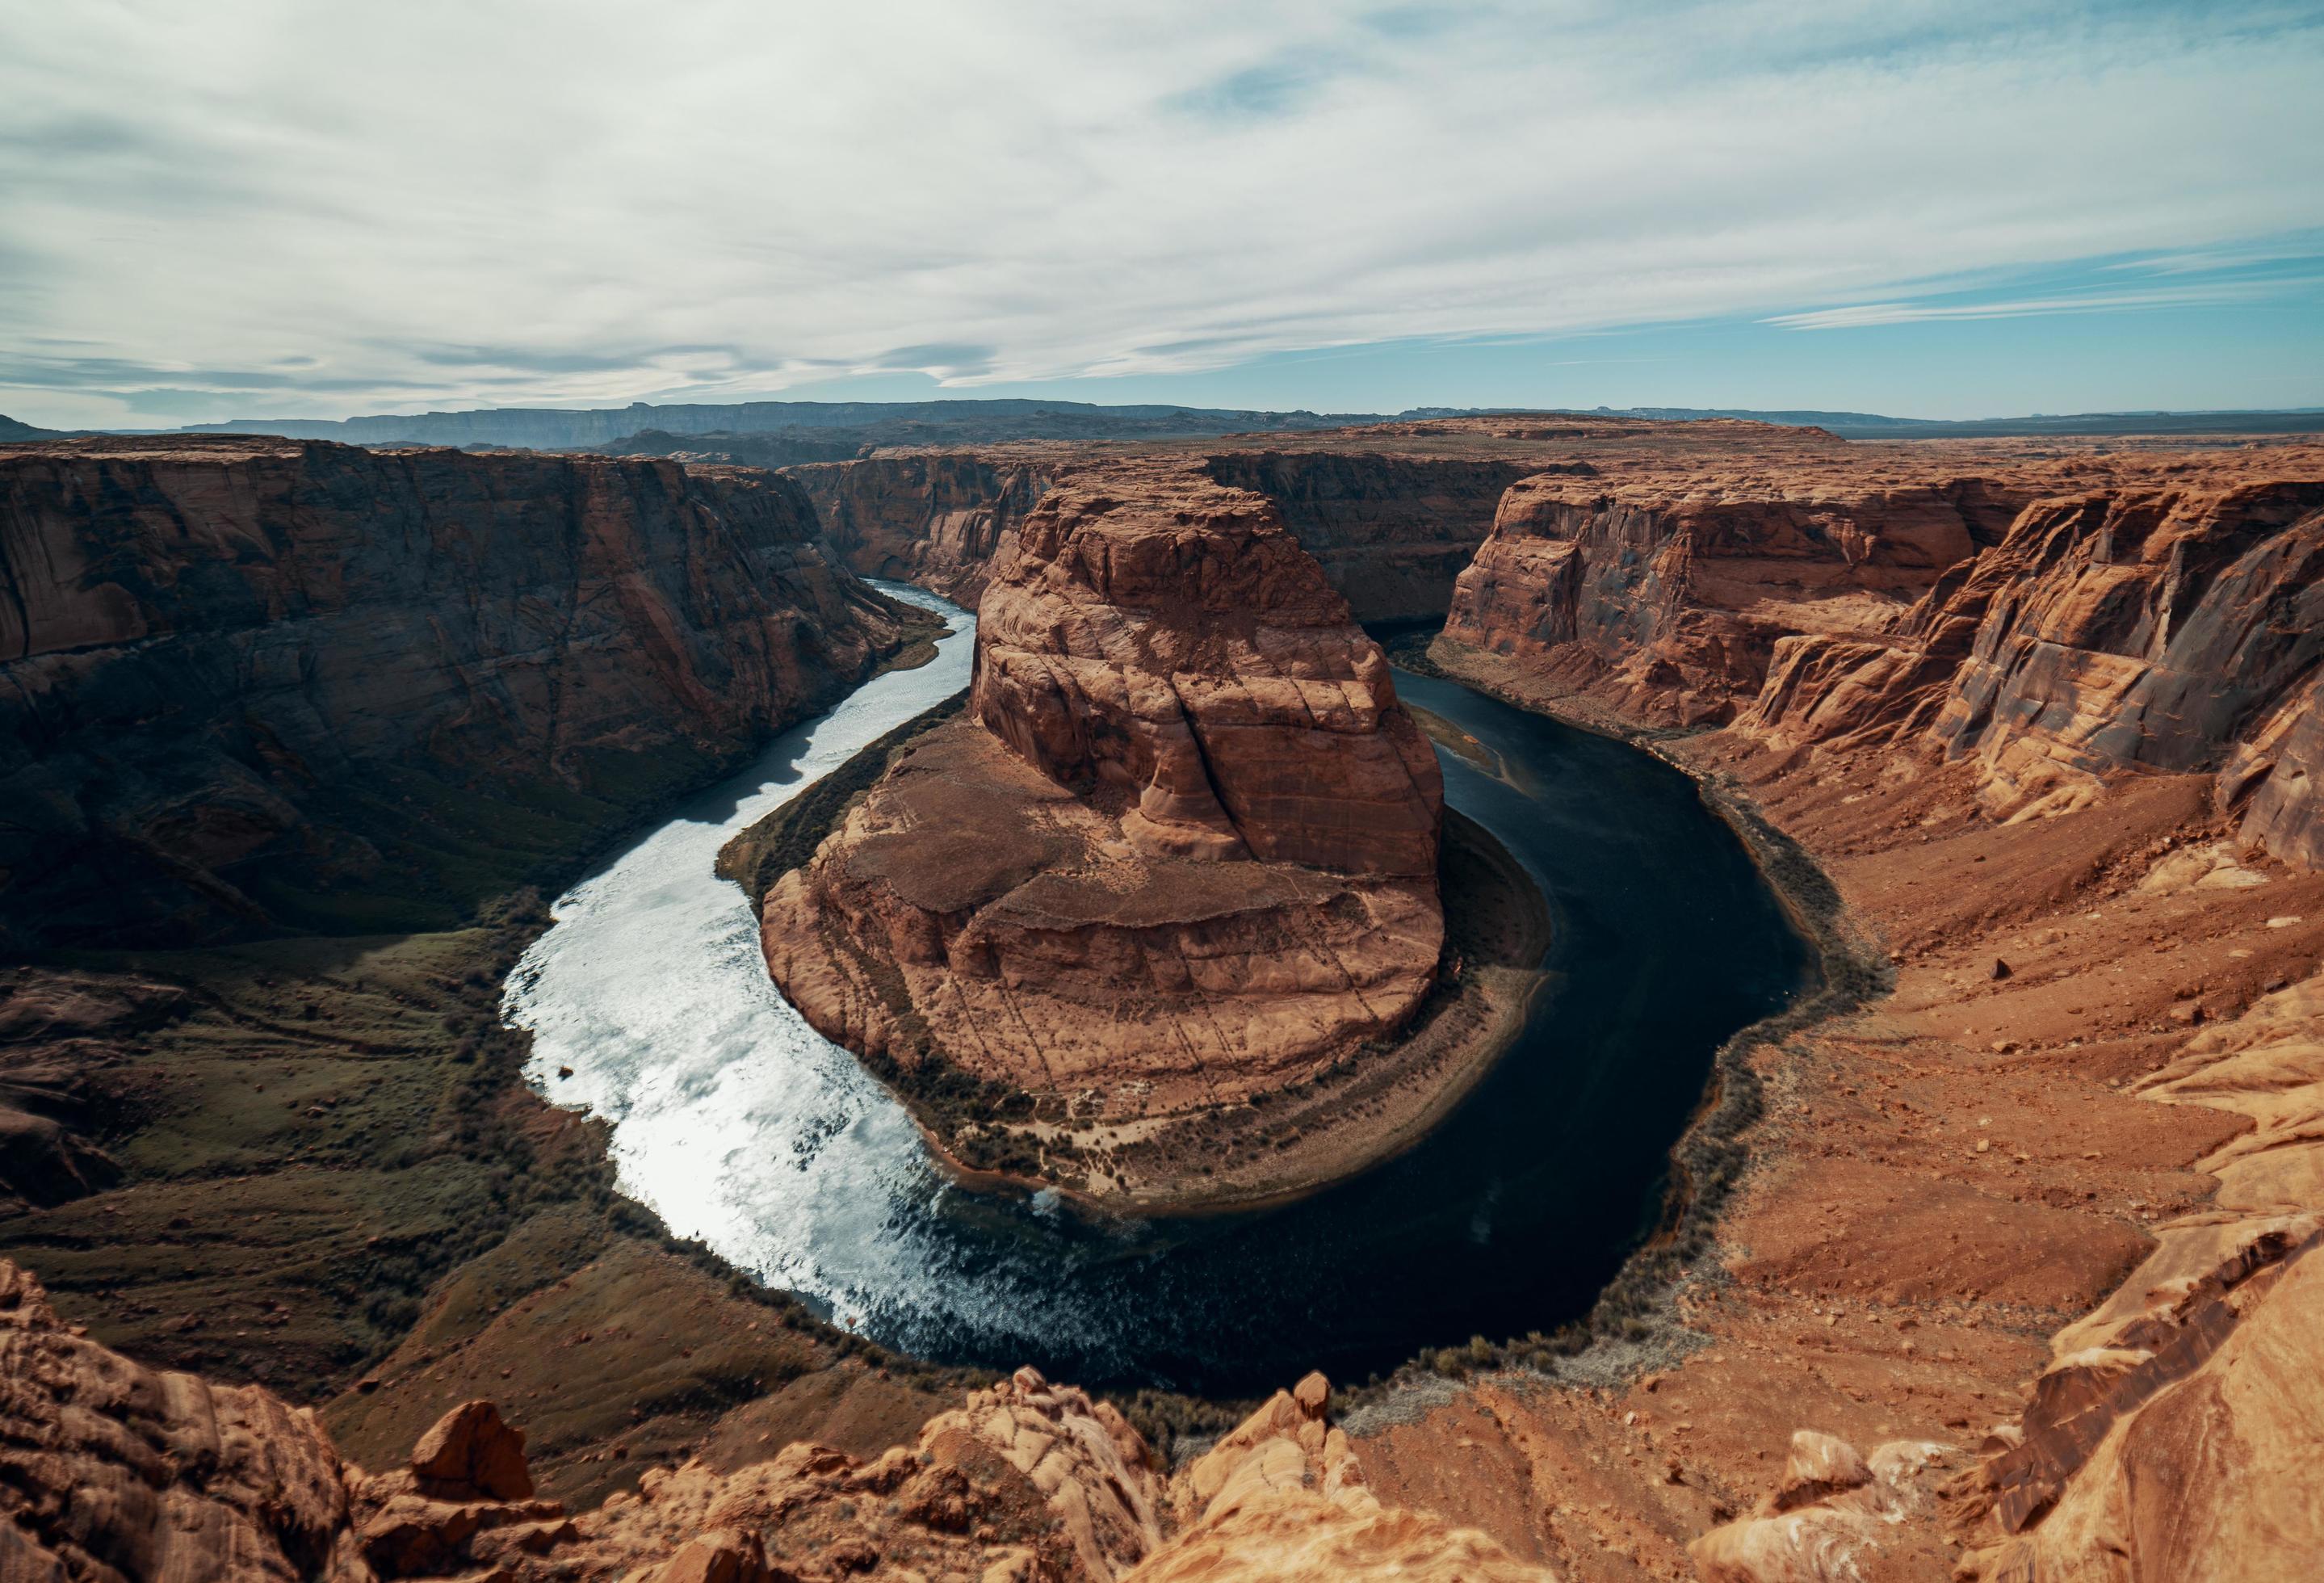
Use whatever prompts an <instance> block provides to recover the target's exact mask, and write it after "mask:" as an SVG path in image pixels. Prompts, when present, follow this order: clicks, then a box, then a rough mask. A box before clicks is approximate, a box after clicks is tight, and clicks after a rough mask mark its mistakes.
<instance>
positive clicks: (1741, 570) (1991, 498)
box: [1444, 463, 2024, 725]
mask: <svg viewBox="0 0 2324 1583" xmlns="http://www.w3.org/2000/svg"><path fill="white" fill-rule="evenodd" d="M1596 478H1597V472H1596V469H1595V468H1593V467H1590V466H1589V465H1588V464H1586V463H1582V464H1576V465H1575V466H1574V467H1572V468H1571V469H1556V470H1552V471H1547V472H1544V473H1540V474H1536V475H1535V476H1534V477H1528V478H1526V479H1524V480H1522V481H1520V482H1519V483H1517V484H1516V485H1514V486H1511V487H1510V489H1509V491H1508V494H1507V495H1504V496H1503V497H1502V500H1501V504H1500V507H1499V512H1498V514H1497V515H1496V517H1495V520H1494V523H1493V532H1492V534H1491V536H1490V537H1489V539H1487V540H1486V542H1485V543H1484V544H1483V545H1482V546H1481V547H1480V549H1479V551H1477V557H1476V560H1475V561H1474V563H1473V564H1472V565H1471V567H1470V568H1469V569H1468V570H1466V571H1464V572H1462V574H1461V577H1460V580H1459V582H1458V584H1457V585H1456V588H1455V590H1454V593H1453V598H1452V611H1451V614H1450V616H1448V617H1447V619H1446V622H1445V626H1444V636H1445V638H1446V639H1447V640H1449V641H1450V642H1451V643H1455V644H1458V645H1462V646H1463V647H1466V648H1469V649H1473V650H1477V651H1480V652H1483V653H1491V654H1499V655H1506V656H1511V657H1514V658H1517V659H1519V660H1521V661H1524V662H1527V663H1528V664H1530V665H1531V666H1533V667H1534V668H1535V669H1536V670H1538V671H1542V672H1543V673H1545V674H1550V675H1558V676H1563V677H1564V678H1566V679H1568V680H1570V681H1571V682H1572V684H1573V685H1575V686H1577V687H1579V686H1589V687H1591V688H1593V689H1594V690H1597V691H1598V692H1600V694H1601V695H1602V696H1604V697H1606V698H1607V699H1609V701H1611V702H1613V703H1614V704H1615V705H1616V706H1617V707H1618V708H1622V709H1623V710H1625V711H1626V712H1628V713H1630V714H1632V715H1635V716H1637V717H1644V718H1647V719H1652V720H1657V721H1667V722H1670V723H1674V724H1682V725H1702V724H1718V723H1720V722H1723V721H1725V720H1728V719H1729V718H1731V717H1733V716H1734V714H1735V713H1736V711H1737V709H1738V708H1739V707H1741V706H1742V705H1744V704H1746V703H1748V701H1749V700H1750V699H1752V698H1753V697H1755V696H1756V695H1757V693H1758V691H1759V688H1760V684H1761V682H1762V680H1764V679H1765V678H1766V674H1767V670H1768V666H1769V662H1770V660H1771V658H1772V657H1773V655H1774V653H1775V647H1776V644H1777V643H1778V641H1779V640H1781V639H1783V638H1785V637H1789V636H1792V635H1794V634H1798V633H1800V632H1803V631H1819V632H1825V633H1879V632H1883V631H1886V629H1888V628H1889V627H1891V626H1893V625H1895V624H1896V623H1897V622H1898V621H1899V620H1901V619H1902V618H1903V617H1904V615H1905V613H1906V611H1907V610H1908V609H1909V608H1910V607H1911V606H1912V604H1913V602H1914V599H1915V598H1917V597H1919V596H1920V595H1921V594H1922V593H1923V591H1924V590H1925V589H1927V588H1929V587H1930V585H1931V584H1932V583H1933V582H1934V581H1935V580H1936V579H1937V578H1938V577H1939V576H1941V574H1942V573H1944V572H1945V571H1946V570H1947V569H1950V568H1951V567H1954V566H1956V565H1958V564H1960V562H1961V561H1963V560H1967V559H1968V558H1969V555H1970V554H1971V553H1972V552H1973V551H1975V550H1976V549H1977V547H1978V545H1979V544H1980V543H1990V542H1995V541H1997V539H1998V538H1999V537H2000V535H2001V532H2002V530H2003V529H2004V528H2005V527H2006V524H2007V523H2008V521H2009V519H2010V517H2011V516H2012V515H2013V514H2014V513H2015V510H2016V508H2017V506H2018V505H2021V504H2022V503H2023V500H2024V495H2021V494H2017V493H2015V492H2014V491H2013V489H2012V488H2011V487H2010V486H2006V485H1996V484H1994V483H1992V482H1989V481H1987V480H1983V479H1976V478H1962V479H1952V480H1947V481H1941V482H1932V483H1928V484H1920V485H1908V486H1873V485H1871V484H1869V483H1868V482H1864V481H1852V482H1851V481H1840V482H1836V483H1835V485H1834V486H1832V487H1831V489H1830V490H1829V492H1824V491H1818V490H1815V489H1813V488H1812V487H1810V488H1802V487H1799V486H1793V485H1790V484H1788V483H1787V482H1785V481H1783V480H1781V479H1780V478H1779V479H1777V480H1775V481H1772V482H1768V483H1761V482H1759V481H1758V480H1756V479H1751V478H1743V479H1738V480H1736V481H1734V482H1733V483H1729V482H1727V481H1725V480H1722V479H1719V478H1717V477H1715V476H1714V477H1712V478H1709V479H1704V480H1701V481H1700V482H1699V484H1698V486H1697V487H1696V488H1695V489H1694V490H1692V491H1690V492H1686V493H1670V492H1665V491H1663V490H1658V489H1653V488H1641V487H1637V486H1628V487H1609V486H1606V485H1604V484H1602V483H1600V482H1596V481H1595V480H1596Z"/></svg>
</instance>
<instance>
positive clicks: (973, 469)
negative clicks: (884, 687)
mask: <svg viewBox="0 0 2324 1583" xmlns="http://www.w3.org/2000/svg"><path fill="white" fill-rule="evenodd" d="M1154 449H1157V451H1161V450H1162V448H1158V447H1157V448H1154ZM1165 458H1167V459H1165ZM1092 459H1093V458H1091V457H1090V456H1089V455H1088V454H1087V453H1086V452H1084V451H1080V450H1076V449H1069V448H1066V447H1062V446H995V447H992V448H990V449H982V450H923V449H893V450H886V451H882V452H881V453H879V454H878V455H876V456H871V457H867V458H862V460H858V461H847V462H834V463H830V464H826V465H816V466H801V467H792V468H789V469H788V474H789V476H790V477H793V478H796V479H797V480H798V482H799V485H800V486H801V487H803V488H805V489H806V491H807V495H808V496H809V497H810V498H811V499H813V500H814V502H815V505H816V511H817V513H818V514H820V515H821V518H822V521H823V525H824V531H825V533H826V534H828V535H829V537H830V540H831V542H832V544H833V546H834V547H835V548H836V549H837V550H838V551H840V552H841V553H842V554H843V555H844V556H845V557H846V559H847V563H848V565H849V566H851V567H853V569H855V570H856V571H857V572H859V573H861V574H862V575H863V576H866V577H883V578H893V579H898V580H899V581H904V582H912V583H917V584H918V585H919V586H920V587H922V588H928V589H931V590H933V591H934V592H936V593H939V594H942V595H944V596H945V597H947V598H953V599H958V600H962V601H964V602H966V603H969V604H973V603H974V602H975V601H976V599H977V598H978V597H979V596H980V595H982V593H983V591H984V583H985V579H986V577H987V576H988V575H989V573H990V570H991V567H992V565H993V564H994V562H995V561H996V560H998V558H999V557H1001V554H1002V553H1003V552H1004V551H1005V550H1006V548H1007V541H1008V535H1009V534H1010V533H1011V532H1013V531H1014V530H1015V528H1016V526H1017V525H1018V524H1019V523H1022V522H1023V521H1024V520H1025V518H1026V516H1027V515H1028V514H1029V513H1030V512H1031V511H1032V509H1033V507H1034V505H1036V504H1037V503H1038V501H1039V500H1040V497H1041V494H1042V492H1043V491H1044V490H1045V489H1047V487H1048V486H1050V484H1051V483H1052V482H1054V481H1056V479H1059V478H1061V477H1067V476H1069V475H1071V474H1073V473H1074V472H1077V471H1079V470H1081V469H1083V468H1084V467H1089V466H1091V465H1092ZM1157 460H1158V461H1162V463H1163V465H1170V464H1173V463H1175V465H1176V466H1179V467H1185V468H1186V469H1188V470H1189V471H1199V472H1200V473H1202V474H1204V475H1207V476H1208V477H1210V478H1212V479H1213V480H1214V481H1216V482H1217V483H1220V484H1223V485H1225V486H1228V487H1229V488H1233V489H1245V490H1250V492H1252V493H1254V494H1258V495H1265V496H1267V497H1268V499H1269V500H1271V501H1273V502H1274V503H1275V506H1276V510H1277V514H1278V515H1279V516H1280V518H1281V520H1282V522H1283V523H1284V525H1285V526H1286V527H1287V528H1288V529H1289V530H1290V532H1291V535H1292V537H1293V538H1295V539H1296V540H1297V541H1298V542H1299V544H1300V546H1301V548H1303V549H1305V551H1307V552H1308V553H1309V554H1311V555H1313V556H1314V558H1315V559H1316V560H1317V561H1318V562H1319V563H1320V564H1321V565H1322V567H1323V575H1324V577H1325V579H1328V580H1329V581H1330V583H1331V585H1332V586H1333V588H1337V589H1338V590H1339V591H1340V593H1341V594H1342V596H1343V597H1345V598H1346V599H1347V601H1348V604H1349V606H1350V608H1351V609H1352V610H1353V611H1354V613H1355V615H1356V617H1357V618H1358V619H1359V620H1362V621H1379V620H1393V619H1399V618H1406V617H1416V616H1419V617H1426V616H1435V615H1437V614H1438V613H1439V612H1441V611H1442V610H1443V608H1444V606H1445V602H1446V601H1447V600H1448V599H1450V598H1451V597H1452V579H1453V578H1454V577H1455V576H1457V575H1458V574H1459V572H1460V571H1461V569H1462V568H1463V567H1464V566H1466V565H1468V563H1469V558H1470V556H1471V553H1472V552H1473V551H1475V549H1476V547H1477V545H1478V544H1479V542H1481V541H1482V540H1483V538H1484V537H1485V533H1486V531H1487V530H1488V529H1489V527H1490V526H1491V525H1492V521H1493V509H1494V505H1495V503H1496V502H1497V501H1499V498H1500V495H1501V491H1502V490H1503V489H1505V488H1507V487H1508V486H1509V485H1510V484H1511V483H1513V482H1515V481H1516V480H1517V479H1518V478H1519V477H1523V476H1524V475H1525V474H1526V472H1528V471H1530V468H1528V467H1526V465H1525V464H1523V463H1520V462H1517V461H1513V460H1508V459H1506V458H1466V457H1452V458H1437V457H1415V456H1406V455H1395V454H1387V453H1383V452H1376V451H1369V450H1368V451H1360V452H1353V453H1351V452H1348V451H1344V450H1333V449H1298V450H1283V449H1268V450H1254V451H1243V450H1230V451H1213V452H1210V453H1208V454H1203V453H1198V452H1194V451H1185V452H1179V453H1176V454H1170V453H1167V452H1164V453H1163V456H1162V457H1159V458H1157ZM1097 465H1099V466H1101V467H1102V466H1104V465H1107V464H1103V463H1099V464H1097Z"/></svg>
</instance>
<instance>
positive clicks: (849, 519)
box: [788, 451, 1050, 606]
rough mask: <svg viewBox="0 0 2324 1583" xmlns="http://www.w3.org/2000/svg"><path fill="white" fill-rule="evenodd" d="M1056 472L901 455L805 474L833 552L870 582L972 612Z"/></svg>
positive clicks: (1017, 463) (956, 455)
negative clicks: (895, 585) (902, 587)
mask: <svg viewBox="0 0 2324 1583" xmlns="http://www.w3.org/2000/svg"><path fill="white" fill-rule="evenodd" d="M1049 474H1050V468H1049V467H1048V466H1047V465H1044V463H1042V462H1041V461H1038V460H1035V459H1028V458H1013V457H1010V456H1009V455H1007V454H1006V453H1002V454H1000V455H996V456H991V457H987V456H982V455H980V454H977V453H975V452H971V451H899V452H891V453H887V454H883V455H881V456H878V457H873V458H866V459H864V460H862V461H853V462H834V463H828V464H823V465H817V466H809V467H792V468H791V469H789V472H788V477H791V478H792V479H794V480H796V481H797V482H798V485H799V486H800V487H801V488H802V489H804V490H805V491H806V492H807V498H808V499H810V500H812V501H813V502H814V503H815V509H816V515H817V517H818V518H819V519H820V520H821V522H822V524H823V531H824V532H825V536H826V537H827V538H828V539H829V541H830V542H831V545H832V547H833V548H834V549H835V550H836V551H839V553H840V554H841V555H842V556H844V558H845V559H846V561H847V564H848V565H849V566H850V567H852V568H853V569H855V571H857V572H858V573H860V574H861V575H862V576H864V577H879V578H888V579H893V580H895V581H898V582H908V583H917V584H918V585H919V586H920V587H921V588H927V589H928V590H929V591H931V592H933V593H937V594H942V595H943V596H944V597H945V598H947V599H952V600H954V601H956V602H957V603H960V604H963V605H968V606H973V605H974V604H975V603H976V601H977V599H978V598H979V597H981V596H982V594H983V592H984V584H985V579H986V578H987V577H988V576H989V575H990V572H991V566H992V563H993V561H994V560H995V559H996V558H997V557H998V556H999V555H1000V554H1001V551H1002V549H1003V547H1004V545H1005V544H1006V542H1007V540H1008V537H1009V535H1010V534H1011V533H1012V532H1014V531H1015V529H1016V527H1017V524H1018V523H1021V522H1022V521H1024V520H1025V518H1026V516H1027V515H1028V514H1029V513H1030V512H1031V511H1032V509H1033V507H1034V506H1035V505H1037V504H1038V503H1039V501H1040V498H1041V495H1042V492H1043V491H1044V490H1046V489H1047V487H1048V484H1049Z"/></svg>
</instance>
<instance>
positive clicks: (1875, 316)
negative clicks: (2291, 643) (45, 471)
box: [0, 0, 2324, 427]
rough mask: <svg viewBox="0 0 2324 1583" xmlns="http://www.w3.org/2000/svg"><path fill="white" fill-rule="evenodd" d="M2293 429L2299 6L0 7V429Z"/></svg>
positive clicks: (2304, 304)
mask: <svg viewBox="0 0 2324 1583" xmlns="http://www.w3.org/2000/svg"><path fill="white" fill-rule="evenodd" d="M945 395H951V396H979V395H1040V396H1052V397H1070V398H1073V399H1076V400H1083V401H1096V402H1148V401H1169V402H1185V403H1197V404H1203V405H1221V406H1235V407H1250V406H1258V407H1271V408H1307V409H1311V410H1316V411H1340V412H1351V411H1391V412H1392V411H1397V410H1400V409H1402V408H1405V407H1408V406H1423V405H1440V406H1570V407H1586V406H1596V405H1609V406H1632V405H1651V406H1728V407H1738V406H1739V407H1757V408H1775V409H1784V408H1801V407H1808V408H1823V409H1836V410H1855V411H1867V412H1888V413H1894V414H1897V415H1902V416H1915V417H1974V416H1993V415H2014V414H2018V413H2024V412H2086V411H2102V410H2129V409H2151V408H2161V407H2172V408H2227V407H2299V406H2324V5H2264V4H2263V5H2234V4H2219V5H2191V4H2181V5H2164V4H2121V5H2089V4H2083V5H2050V4H2043V0H2016V3H2012V4H1993V3H1988V0H1944V3H1941V4H1940V3H1932V0H1887V3H1886V4H1875V5H1850V4H1839V3H1837V0H1732V3H1728V4H1718V5H1711V4H1692V5H1689V4H1675V5H1649V4H1641V3H1637V0H1629V3H1620V0H1605V3H1600V0H1569V3H1546V4H1532V5H1492V4H1482V5H1450V4H1447V5H1433V4H1417V5H1379V4H1377V3H1370V4H1353V5H1340V4H1328V3H1325V0H1280V3H1262V4H1252V3H1250V0H1172V3H1171V4H1168V5H1142V6H1130V5H1090V4H1087V3H1086V0H1074V3H1072V4H1055V5H1053V4H1047V0H1021V3H1017V4H1008V5H1001V4H991V3H983V0H948V3H945V4H933V5H906V4H893V5H891V4H883V3H881V0H851V3H850V4H848V5H830V4H814V5H803V4H766V3H754V4H722V3H717V0H697V3H695V4H688V5H670V6H663V7H647V6H640V5H636V4H635V3H634V0H622V3H620V4H598V3H596V0H557V3H556V4H530V3H528V0H500V3H496V4H495V3H487V0H464V3H462V4H457V5H456V4H432V3H430V0H402V3H400V4H395V5H388V4H384V3H379V4H370V5H355V4H319V3H317V4H308V3H303V0H286V3H282V4H272V3H262V0H199V3H195V0H183V3H180V4H168V5H164V4H150V3H142V0H141V3H130V0H72V3H71V4H57V3H56V0H0V412H5V413H7V414H8V415H10V416H13V417H15V418H17V419H20V420H22V421H29V422H34V423H41V424H45V425H51V426H58V427H83V426H88V427H106V426H110V427H160V426H167V425H174V424H180V423H191V422H205V421H218V420H222V419H225V418H229V417H290V416H297V417H342V416H347V415H350V414H355V413H364V412H419V411H425V410H431V409H457V408H463V407H476V406H515V405H546V406H604V405H615V404H621V403H627V402H631V401H655V402H670V401H702V402H717V401H741V400H748V399H761V398H768V397H784V398H791V399H880V398H894V399H912V400H921V399H928V398H930V397H935V396H945Z"/></svg>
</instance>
